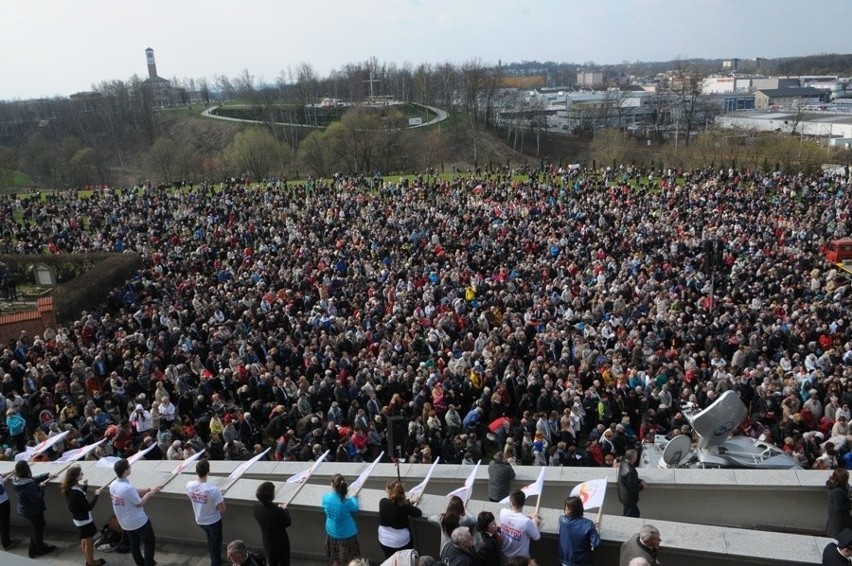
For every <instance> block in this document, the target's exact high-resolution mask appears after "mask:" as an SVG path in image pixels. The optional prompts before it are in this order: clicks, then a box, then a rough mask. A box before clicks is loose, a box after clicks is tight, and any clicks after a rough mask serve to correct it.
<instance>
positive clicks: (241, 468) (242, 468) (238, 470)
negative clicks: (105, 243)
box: [228, 448, 272, 480]
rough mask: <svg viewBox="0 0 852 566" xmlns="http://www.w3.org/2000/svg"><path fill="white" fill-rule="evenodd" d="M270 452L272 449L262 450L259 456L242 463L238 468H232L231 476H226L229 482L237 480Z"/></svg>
mask: <svg viewBox="0 0 852 566" xmlns="http://www.w3.org/2000/svg"><path fill="white" fill-rule="evenodd" d="M270 450H272V448H267V449H266V450H264V451H263V452H261V453H260V454H258V455H257V456H255V457H254V458H252V459H251V460H247V461H245V462H243V463H242V464H240V465H239V466H237V467H236V468H234V471H233V472H231V475H229V476H228V479H229V480H237V479H239V477H240V476H241V475H243V474H244V473H245V471H246V470H248V469H249V468H251V467H252V466H253V465H254V464H255V463H257V461H258V460H260V459H261V458H263V457H264V456H266V453H267V452H269V451H270Z"/></svg>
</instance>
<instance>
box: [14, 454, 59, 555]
mask: <svg viewBox="0 0 852 566" xmlns="http://www.w3.org/2000/svg"><path fill="white" fill-rule="evenodd" d="M55 477H56V476H55V475H53V474H41V475H38V476H35V477H33V472H32V470H30V465H29V463H28V462H27V461H26V460H19V461H17V462H15V479H14V480H13V481H12V487H13V488H14V490H15V495H17V496H18V504H17V506H16V509H17V511H18V515H20V516H21V517H23V518H24V519H26V520H27V521H29V522H30V525H32V532H31V533H30V551H29V557H30V558H36V557H39V556H43V555H45V554H48V553H50V552H53V551H54V550H56V546H54V545H52V544H45V543H44V527H45V522H44V510H45V509H46V507H45V505H44V486H45V485H46V484H47V482H49V481H50V480H52V479H53V478H55Z"/></svg>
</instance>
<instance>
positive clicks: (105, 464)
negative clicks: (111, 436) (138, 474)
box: [95, 443, 157, 469]
mask: <svg viewBox="0 0 852 566" xmlns="http://www.w3.org/2000/svg"><path fill="white" fill-rule="evenodd" d="M156 447H157V444H156V443H152V444H151V446H149V447H148V448H146V449H145V450H140V451H139V452H137V453H136V454H134V455H133V456H130V457H129V458H128V459H127V462H128V463H129V464H131V465H132V464H135V463H136V462H138V461H139V460H141V459H142V458H144V457H145V454H147V453H148V452H150V451H151V450H153V449H154V448H156ZM119 460H121V458H119V457H118V456H104V457H103V458H101V459H99V460H98V463H97V464H95V466H97V467H98V468H109V469H112V468H113V466H115V463H116V462H118V461H119Z"/></svg>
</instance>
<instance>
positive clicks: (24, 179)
mask: <svg viewBox="0 0 852 566" xmlns="http://www.w3.org/2000/svg"><path fill="white" fill-rule="evenodd" d="M32 184H33V179H32V177H30V176H29V175H25V174H24V173H21V172H20V171H13V172H12V175H11V176H10V177H9V178H8V179H7V180H6V181H5V182H4V183H3V184H2V185H0V191H2V192H4V193H9V192H15V191H16V190H18V189H21V188H25V187H28V186H30V185H32Z"/></svg>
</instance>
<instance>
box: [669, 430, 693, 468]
mask: <svg viewBox="0 0 852 566" xmlns="http://www.w3.org/2000/svg"><path fill="white" fill-rule="evenodd" d="M691 449H692V439H691V438H690V437H689V436H687V435H685V434H681V435H678V436H675V437H674V438H672V439H671V440H670V441H669V443H668V444H666V448H665V449H664V450H663V462H665V463H666V465H667V466H668V467H669V468H677V467H678V466H679V465H680V464H681V462H683V461H684V460H686V459H687V458H688V457H689V455H690V452H691Z"/></svg>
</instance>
